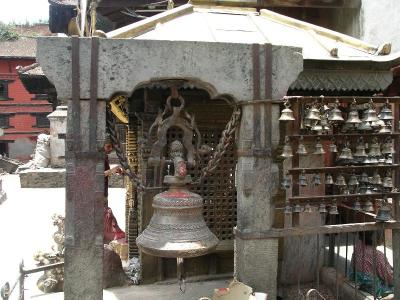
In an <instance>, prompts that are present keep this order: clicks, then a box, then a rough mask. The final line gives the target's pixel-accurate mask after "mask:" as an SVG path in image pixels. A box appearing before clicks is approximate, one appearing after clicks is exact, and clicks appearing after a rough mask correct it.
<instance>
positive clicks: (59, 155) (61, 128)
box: [47, 106, 67, 168]
mask: <svg viewBox="0 0 400 300" xmlns="http://www.w3.org/2000/svg"><path fill="white" fill-rule="evenodd" d="M47 118H48V119H49V120H50V165H51V166H52V167H53V168H57V167H59V168H62V167H65V137H66V133H67V106H57V108H56V110H55V111H53V112H52V113H51V114H49V115H48V116H47Z"/></svg>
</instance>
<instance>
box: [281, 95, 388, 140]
mask: <svg viewBox="0 0 400 300" xmlns="http://www.w3.org/2000/svg"><path fill="white" fill-rule="evenodd" d="M284 105H285V108H284V109H283V110H282V113H281V116H280V118H279V121H294V120H295V117H294V114H293V111H292V110H291V109H290V103H289V101H285V103H284ZM319 106H320V108H318V104H317V103H314V104H313V105H312V106H311V107H310V108H309V109H308V111H307V113H306V116H305V117H304V123H303V125H304V127H305V128H307V129H310V130H311V131H315V132H317V133H326V132H328V131H330V130H331V124H336V125H338V124H340V123H343V122H344V126H343V127H342V131H343V132H346V131H349V130H360V131H371V130H377V131H378V132H379V133H390V132H391V129H390V127H391V121H392V120H393V119H394V118H393V113H392V110H391V109H390V104H389V102H386V103H385V105H384V106H383V107H382V109H381V111H380V113H379V114H377V112H376V110H375V109H374V104H373V101H372V99H371V100H370V102H369V103H368V109H366V110H364V113H363V117H362V118H361V119H360V118H359V113H358V109H357V103H356V100H354V101H353V103H352V105H351V107H350V111H349V113H348V116H347V120H346V121H345V120H344V118H343V116H342V112H341V110H340V109H339V100H336V102H335V104H334V106H333V108H332V109H331V108H329V107H328V106H327V105H322V104H320V105H319Z"/></svg>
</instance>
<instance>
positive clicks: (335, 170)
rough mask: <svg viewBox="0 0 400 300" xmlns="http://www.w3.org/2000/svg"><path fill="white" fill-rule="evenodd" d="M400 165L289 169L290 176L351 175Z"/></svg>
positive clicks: (394, 167)
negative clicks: (303, 174) (318, 174)
mask: <svg viewBox="0 0 400 300" xmlns="http://www.w3.org/2000/svg"><path fill="white" fill-rule="evenodd" d="M399 166H400V165H399V164H391V165H370V166H335V167H320V168H292V169H287V172H288V173H289V174H297V173H301V172H304V173H306V174H313V173H322V172H324V173H344V172H345V171H349V172H348V173H349V174H350V173H351V172H352V171H356V170H375V169H396V168H398V167H399Z"/></svg>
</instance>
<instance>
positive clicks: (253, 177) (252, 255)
mask: <svg viewBox="0 0 400 300" xmlns="http://www.w3.org/2000/svg"><path fill="white" fill-rule="evenodd" d="M300 53H301V50H299V49H296V48H289V47H280V46H271V45H268V44H266V45H253V51H252V62H253V70H252V73H253V74H252V80H253V95H252V99H253V101H248V102H243V105H242V117H241V124H240V128H239V133H238V136H237V138H236V142H237V147H238V165H237V173H236V178H237V199H238V204H237V228H236V237H235V254H234V255H235V271H234V272H235V277H236V278H237V279H238V280H240V281H242V282H244V283H245V284H248V285H249V286H251V287H252V288H253V289H254V290H255V291H259V292H265V293H267V294H268V299H271V300H273V299H276V297H277V280H278V240H277V239H263V238H259V237H260V236H262V233H263V232H266V231H268V230H269V229H271V228H272V226H273V223H274V215H275V205H274V196H275V195H276V194H277V193H278V188H279V165H278V163H276V161H275V160H274V158H273V153H275V152H276V148H277V146H278V144H279V140H280V137H279V136H280V133H279V121H278V118H279V113H280V105H279V103H278V104H276V103H274V101H271V100H279V99H281V98H282V97H283V96H285V95H286V92H287V90H288V88H289V86H290V84H291V83H292V82H293V81H294V80H295V79H296V78H297V76H298V74H299V73H300V72H301V70H302V57H301V54H300ZM248 98H251V97H248Z"/></svg>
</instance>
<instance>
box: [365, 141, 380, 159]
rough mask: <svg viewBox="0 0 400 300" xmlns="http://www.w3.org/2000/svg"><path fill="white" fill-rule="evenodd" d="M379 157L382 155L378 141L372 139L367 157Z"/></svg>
mask: <svg viewBox="0 0 400 300" xmlns="http://www.w3.org/2000/svg"><path fill="white" fill-rule="evenodd" d="M381 155H382V153H381V149H380V146H379V143H378V140H377V139H376V138H374V140H373V142H372V144H371V146H370V150H369V152H368V156H371V157H378V156H381Z"/></svg>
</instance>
